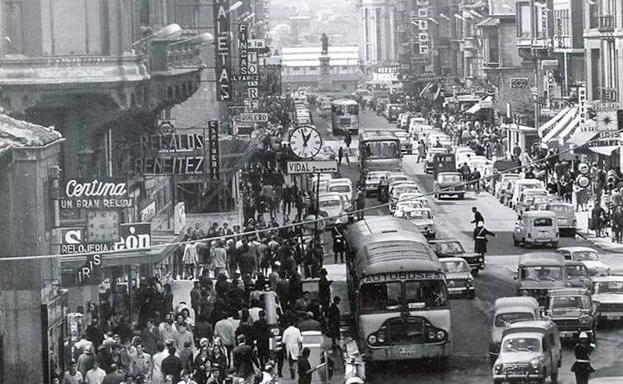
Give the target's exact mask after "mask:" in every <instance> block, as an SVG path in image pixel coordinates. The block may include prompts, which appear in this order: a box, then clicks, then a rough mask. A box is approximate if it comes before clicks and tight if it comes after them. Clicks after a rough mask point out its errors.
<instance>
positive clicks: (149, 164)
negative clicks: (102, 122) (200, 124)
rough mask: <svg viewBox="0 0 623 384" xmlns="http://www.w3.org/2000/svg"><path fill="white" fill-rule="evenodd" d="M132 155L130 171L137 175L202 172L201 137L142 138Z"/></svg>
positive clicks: (169, 135) (180, 135)
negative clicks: (132, 166) (133, 156)
mask: <svg viewBox="0 0 623 384" xmlns="http://www.w3.org/2000/svg"><path fill="white" fill-rule="evenodd" d="M136 153H137V156H136V157H135V158H134V172H135V173H136V174H138V175H200V174H203V173H204V154H205V135H204V134H203V133H190V134H175V133H169V134H156V135H143V136H141V137H140V139H139V143H138V148H137V149H136Z"/></svg>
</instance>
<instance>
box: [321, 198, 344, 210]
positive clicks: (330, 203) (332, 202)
mask: <svg viewBox="0 0 623 384" xmlns="http://www.w3.org/2000/svg"><path fill="white" fill-rule="evenodd" d="M340 205H341V204H340V201H339V200H338V199H327V200H320V207H322V208H329V207H339V206H340Z"/></svg>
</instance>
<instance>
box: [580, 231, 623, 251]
mask: <svg viewBox="0 0 623 384" xmlns="http://www.w3.org/2000/svg"><path fill="white" fill-rule="evenodd" d="M575 235H576V236H578V237H581V238H582V239H583V240H585V241H588V242H589V243H591V244H592V245H593V246H594V247H596V248H599V249H601V250H602V251H606V252H612V253H623V244H620V245H617V246H614V245H613V246H612V247H605V246H603V245H602V244H599V243H597V242H596V241H595V238H594V237H589V236H588V235H587V234H584V233H582V232H576V234H575Z"/></svg>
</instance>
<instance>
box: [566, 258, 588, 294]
mask: <svg viewBox="0 0 623 384" xmlns="http://www.w3.org/2000/svg"><path fill="white" fill-rule="evenodd" d="M565 278H566V279H567V285H568V286H569V287H580V288H586V289H591V288H592V286H593V283H592V280H591V275H590V273H589V272H588V268H586V265H584V264H582V263H580V262H579V261H575V260H565Z"/></svg>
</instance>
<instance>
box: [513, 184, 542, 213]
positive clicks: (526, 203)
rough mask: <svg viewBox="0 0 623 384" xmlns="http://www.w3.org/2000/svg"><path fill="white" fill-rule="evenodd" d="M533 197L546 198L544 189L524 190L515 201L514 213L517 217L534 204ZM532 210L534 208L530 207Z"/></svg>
mask: <svg viewBox="0 0 623 384" xmlns="http://www.w3.org/2000/svg"><path fill="white" fill-rule="evenodd" d="M535 196H547V191H546V190H545V189H526V190H524V191H523V192H522V193H521V195H520V196H519V199H518V200H517V204H516V205H515V212H517V214H518V215H519V216H521V215H522V214H523V213H524V212H526V211H529V210H530V208H531V206H532V203H534V197H535ZM532 208H533V209H534V207H532Z"/></svg>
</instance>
